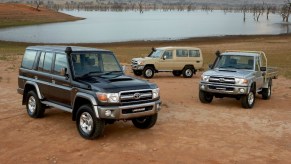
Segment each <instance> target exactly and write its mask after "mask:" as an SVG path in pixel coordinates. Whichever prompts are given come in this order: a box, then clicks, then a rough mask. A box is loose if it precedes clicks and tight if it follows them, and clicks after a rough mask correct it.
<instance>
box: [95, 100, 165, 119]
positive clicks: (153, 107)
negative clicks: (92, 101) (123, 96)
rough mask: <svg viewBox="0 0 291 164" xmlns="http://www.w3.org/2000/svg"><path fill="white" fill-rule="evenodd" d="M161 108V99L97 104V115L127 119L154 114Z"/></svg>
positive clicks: (106, 117) (105, 117)
mask: <svg viewBox="0 0 291 164" xmlns="http://www.w3.org/2000/svg"><path fill="white" fill-rule="evenodd" d="M160 110H161V101H160V100H157V101H154V102H150V103H144V104H135V105H128V106H109V107H108V106H97V111H98V116H99V118H102V119H114V120H128V119H132V118H138V117H144V116H149V115H154V114H156V113H158V112H159V111H160Z"/></svg>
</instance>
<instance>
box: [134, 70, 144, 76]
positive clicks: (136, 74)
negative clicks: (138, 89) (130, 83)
mask: <svg viewBox="0 0 291 164" xmlns="http://www.w3.org/2000/svg"><path fill="white" fill-rule="evenodd" d="M133 73H134V75H135V76H141V75H142V71H141V70H133Z"/></svg>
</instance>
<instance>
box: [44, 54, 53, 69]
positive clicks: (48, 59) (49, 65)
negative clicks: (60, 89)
mask: <svg viewBox="0 0 291 164" xmlns="http://www.w3.org/2000/svg"><path fill="white" fill-rule="evenodd" d="M53 55H54V54H53V53H51V52H46V53H45V57H44V61H43V69H42V70H43V72H51V68H52V61H53Z"/></svg>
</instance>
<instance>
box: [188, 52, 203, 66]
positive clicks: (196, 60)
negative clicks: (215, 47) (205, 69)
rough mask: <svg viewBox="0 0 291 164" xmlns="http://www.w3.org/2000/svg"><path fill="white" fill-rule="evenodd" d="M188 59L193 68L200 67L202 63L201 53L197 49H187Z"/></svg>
mask: <svg viewBox="0 0 291 164" xmlns="http://www.w3.org/2000/svg"><path fill="white" fill-rule="evenodd" d="M189 61H190V63H191V64H193V65H194V67H195V69H200V68H201V67H202V64H203V60H202V58H201V53H200V51H199V50H189Z"/></svg>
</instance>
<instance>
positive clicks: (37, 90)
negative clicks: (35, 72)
mask: <svg viewBox="0 0 291 164" xmlns="http://www.w3.org/2000/svg"><path fill="white" fill-rule="evenodd" d="M27 84H30V85H33V86H34V87H35V90H36V93H37V96H38V98H39V99H43V96H42V95H41V93H40V90H39V87H38V85H37V83H36V82H33V81H26V82H25V84H24V88H25V87H26V85H27Z"/></svg>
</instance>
